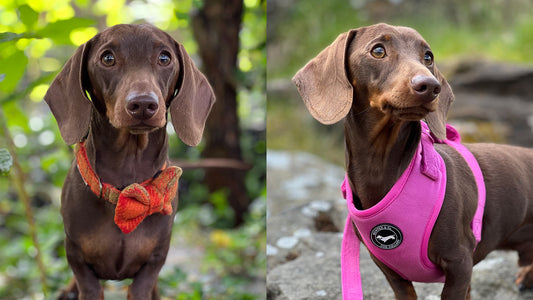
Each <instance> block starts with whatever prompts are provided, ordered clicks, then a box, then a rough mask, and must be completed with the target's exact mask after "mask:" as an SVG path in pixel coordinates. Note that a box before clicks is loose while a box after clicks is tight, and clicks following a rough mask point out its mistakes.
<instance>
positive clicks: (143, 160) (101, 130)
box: [85, 112, 168, 188]
mask: <svg viewBox="0 0 533 300" xmlns="http://www.w3.org/2000/svg"><path fill="white" fill-rule="evenodd" d="M92 118H93V122H91V128H90V129H89V134H88V136H87V139H86V143H85V144H86V148H87V156H88V158H89V162H90V164H91V165H92V166H93V168H94V170H95V172H96V174H97V175H98V176H99V177H100V180H101V181H102V182H106V183H109V184H112V185H113V186H115V187H117V188H123V187H125V186H128V185H130V184H132V183H135V182H136V183H139V182H143V181H145V180H147V179H149V178H151V177H153V176H154V175H155V174H156V173H157V172H159V171H160V170H161V168H162V167H163V165H164V164H165V162H166V161H167V159H168V158H167V143H168V137H167V133H166V128H165V127H163V128H160V129H157V130H155V131H152V132H150V133H143V134H132V133H130V132H129V131H128V130H127V129H117V128H115V127H113V126H112V125H111V124H110V123H109V121H108V120H107V118H105V117H103V116H102V115H101V114H100V113H98V112H93V115H92ZM110 141H111V142H110Z"/></svg>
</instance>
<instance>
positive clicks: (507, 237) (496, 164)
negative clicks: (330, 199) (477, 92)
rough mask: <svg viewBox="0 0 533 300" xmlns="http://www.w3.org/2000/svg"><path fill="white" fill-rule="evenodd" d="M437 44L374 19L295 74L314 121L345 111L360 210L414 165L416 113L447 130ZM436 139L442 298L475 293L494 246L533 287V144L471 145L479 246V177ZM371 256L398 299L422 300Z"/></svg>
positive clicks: (440, 132) (448, 93) (441, 134)
mask: <svg viewBox="0 0 533 300" xmlns="http://www.w3.org/2000/svg"><path fill="white" fill-rule="evenodd" d="M378 44H379V45H381V46H383V47H384V48H385V50H386V52H387V55H386V56H385V57H384V58H381V59H377V58H375V57H373V56H372V55H371V53H370V52H371V50H372V49H373V47H375V46H376V45H378ZM430 51H431V50H430V48H429V45H428V44H427V43H426V42H425V41H424V39H423V38H422V37H421V36H420V35H419V34H418V33H417V32H416V31H415V30H413V29H411V28H406V27H394V26H389V25H387V24H377V25H373V26H370V27H364V28H359V29H354V30H351V31H349V32H347V33H343V34H341V35H340V36H339V37H338V38H337V40H335V42H333V44H331V45H330V46H329V47H328V48H326V49H325V50H323V51H322V52H321V53H320V54H319V55H318V56H317V57H316V58H314V59H313V60H311V61H310V62H309V63H308V64H307V65H306V66H305V67H304V68H302V69H301V70H300V71H299V72H298V73H297V74H296V75H295V77H294V78H293V81H294V82H295V84H296V85H297V87H298V90H299V92H300V94H301V96H302V98H303V99H304V102H305V103H306V105H307V107H308V108H309V110H310V112H311V114H312V115H313V116H314V117H315V118H316V119H317V120H319V121H321V122H323V123H326V124H331V123H335V122H338V121H340V120H341V119H342V118H345V121H344V124H345V139H346V169H347V174H348V178H349V181H350V186H351V188H352V190H353V191H354V193H357V196H358V198H359V199H360V201H361V203H358V204H357V205H360V206H361V207H362V208H363V209H368V208H370V207H372V206H373V205H375V204H376V203H378V202H379V201H380V199H382V198H383V197H384V196H385V195H386V193H387V192H388V191H389V190H390V189H391V187H392V186H393V185H394V183H395V182H396V180H397V179H398V178H399V177H400V175H401V174H402V173H403V171H404V170H405V168H406V167H407V166H408V164H409V163H410V160H411V158H412V157H413V155H414V151H415V149H416V147H417V145H418V142H419V141H420V125H419V122H418V121H419V120H421V119H425V120H426V122H427V123H428V125H429V127H430V130H431V131H432V133H433V134H434V135H435V136H437V137H438V138H440V139H444V138H445V122H446V115H447V113H448V109H449V107H450V105H451V103H452V102H453V100H454V97H453V93H452V90H451V88H450V86H449V85H448V83H447V82H446V80H445V79H444V77H443V76H442V74H441V73H440V72H439V71H438V69H437V67H436V65H435V64H434V63H433V62H432V63H431V64H427V63H426V61H425V60H424V57H425V54H427V53H428V52H429V53H430ZM415 76H423V78H425V79H424V80H427V82H428V83H431V82H435V80H437V81H438V84H439V85H438V87H437V86H435V87H434V88H435V89H434V90H433V93H428V92H424V93H420V92H417V90H416V88H415V83H414V82H415V80H413V78H415ZM332 78H334V79H335V81H334V82H332ZM346 107H349V109H346ZM332 116H333V117H332ZM435 147H436V149H437V151H438V152H439V154H440V155H441V156H442V158H443V159H444V161H445V163H446V170H447V189H446V194H445V199H444V204H443V206H442V210H441V213H440V215H439V217H438V219H437V221H436V224H435V227H434V229H433V232H432V235H431V237H430V242H429V249H428V255H429V258H430V260H431V261H432V262H434V263H435V264H436V265H438V266H439V267H441V268H442V270H443V271H444V273H445V275H446V282H445V284H444V288H443V291H442V299H468V298H469V297H470V295H469V293H470V279H471V275H472V267H473V265H474V264H476V263H477V262H479V261H481V260H482V259H483V258H485V256H486V255H487V254H488V253H489V252H490V251H492V250H495V249H513V250H517V251H518V254H519V257H520V258H519V266H520V267H523V268H522V269H521V271H520V272H519V276H518V279H517V284H518V285H519V287H520V288H531V287H532V286H533V272H531V267H532V263H533V206H532V205H531V202H530V201H533V200H530V199H533V184H531V182H532V180H533V151H532V150H530V149H525V148H519V147H513V146H507V145H495V144H469V145H467V147H468V148H469V150H470V151H471V152H472V153H473V154H474V156H475V157H476V159H477V160H478V163H479V165H480V168H481V170H482V172H483V175H484V180H485V185H486V192H487V197H486V206H485V214H484V217H483V232H482V240H481V242H480V243H479V244H478V245H477V247H476V246H475V239H474V236H473V234H472V231H471V229H470V222H471V220H472V217H473V215H474V212H475V209H476V206H477V188H476V184H475V180H474V177H473V175H472V173H471V171H470V169H469V168H468V166H467V164H466V162H465V161H464V159H462V157H461V156H460V154H458V153H457V152H456V151H455V150H454V149H453V148H451V147H450V146H448V145H440V144H437V145H436V146H435ZM474 248H475V251H474ZM374 261H375V262H376V264H377V265H378V266H379V267H380V269H381V270H382V271H383V273H384V274H385V276H386V278H387V280H388V281H389V283H390V285H391V287H392V288H393V290H394V293H395V295H396V298H398V299H416V293H415V290H414V288H413V285H412V283H411V282H410V281H407V280H404V279H403V278H401V277H400V276H399V275H398V274H396V273H395V272H394V271H392V270H391V269H389V268H388V267H387V266H385V265H384V264H382V263H381V262H379V261H377V260H376V259H374Z"/></svg>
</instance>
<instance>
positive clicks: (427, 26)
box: [267, 0, 533, 165]
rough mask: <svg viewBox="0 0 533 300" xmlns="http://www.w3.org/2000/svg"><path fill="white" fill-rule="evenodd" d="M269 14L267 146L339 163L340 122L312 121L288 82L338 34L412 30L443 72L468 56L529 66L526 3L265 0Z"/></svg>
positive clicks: (532, 44) (531, 12) (532, 28)
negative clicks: (378, 26)
mask: <svg viewBox="0 0 533 300" xmlns="http://www.w3.org/2000/svg"><path fill="white" fill-rule="evenodd" d="M267 18H268V24H267V32H268V34H267V36H268V40H267V59H268V65H267V98H268V102H267V111H268V114H267V143H268V148H269V149H280V150H281V149H283V150H304V151H308V152H311V153H314V154H316V155H319V156H321V157H323V158H326V159H327V160H328V161H331V162H334V163H336V164H339V165H344V137H343V132H344V128H343V125H342V122H340V123H339V124H336V125H332V126H324V125H321V124H320V123H318V122H317V121H315V120H314V119H312V117H311V116H310V115H309V113H308V112H307V110H306V109H305V106H304V105H303V102H302V101H301V99H300V97H299V96H298V94H297V93H296V88H295V87H294V86H293V84H292V83H291V82H290V79H291V78H292V76H293V75H294V74H295V73H296V72H297V71H298V69H300V68H301V67H303V66H304V65H305V63H307V62H308V61H309V60H310V59H312V58H313V57H314V56H316V55H317V54H318V53H319V52H320V51H321V50H322V49H324V48H325V47H326V46H327V45H329V44H330V43H331V42H333V40H335V38H336V37H337V36H338V35H339V34H340V33H342V32H345V31H348V30H349V29H352V28H357V27H361V26H367V25H371V24H374V23H378V22H386V23H389V24H391V25H402V26H409V27H413V28H415V29H416V30H417V31H418V32H420V33H421V34H422V36H423V37H424V38H425V39H426V41H427V42H428V43H429V44H430V45H431V48H432V51H433V53H434V55H435V61H436V63H437V65H439V68H441V71H442V70H443V69H444V72H445V73H446V68H445V67H444V68H443V66H446V65H461V64H462V63H468V62H471V61H485V60H488V61H498V62H511V63H516V64H528V65H531V63H533V55H532V54H533V52H532V50H531V49H533V2H532V1H529V0H509V1H503V0H491V1H486V0H443V1H423V0H352V1H343V0H331V1H321V0H292V1H282V0H269V1H268V12H267ZM445 75H447V74H445ZM448 79H449V78H448ZM324 144H326V145H331V147H329V148H328V149H327V151H326V150H325V149H324V147H323V145H324Z"/></svg>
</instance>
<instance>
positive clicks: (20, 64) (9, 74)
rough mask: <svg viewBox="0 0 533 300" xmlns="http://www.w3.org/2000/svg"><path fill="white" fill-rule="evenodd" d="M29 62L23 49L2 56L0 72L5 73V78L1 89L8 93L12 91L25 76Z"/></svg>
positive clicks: (0, 85)
mask: <svg viewBox="0 0 533 300" xmlns="http://www.w3.org/2000/svg"><path fill="white" fill-rule="evenodd" d="M27 64H28V58H27V57H26V55H24V51H21V50H17V51H15V52H13V53H12V54H11V55H9V56H7V57H2V58H1V59H0V74H5V78H4V80H3V81H2V84H0V91H2V92H5V93H6V94H9V93H11V92H12V91H13V90H14V89H15V88H16V87H17V85H18V83H19V80H20V79H21V78H22V76H24V71H25V70H26V65H27Z"/></svg>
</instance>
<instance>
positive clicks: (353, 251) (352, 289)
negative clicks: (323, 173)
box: [341, 180, 363, 300]
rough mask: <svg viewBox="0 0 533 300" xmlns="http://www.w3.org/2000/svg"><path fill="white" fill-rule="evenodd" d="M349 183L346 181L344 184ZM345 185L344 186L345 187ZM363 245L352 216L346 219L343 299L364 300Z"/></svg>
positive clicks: (343, 255) (342, 269)
mask: <svg viewBox="0 0 533 300" xmlns="http://www.w3.org/2000/svg"><path fill="white" fill-rule="evenodd" d="M347 182H348V181H347V180H345V181H344V184H346V183H347ZM344 184H343V185H344ZM360 246H361V243H360V242H359V239H358V238H357V236H356V234H355V231H354V229H353V225H352V220H351V219H350V215H348V217H347V218H346V225H344V235H343V237H342V247H341V277H342V299H349V300H362V299H363V289H362V284H361V272H360V271H359V248H360Z"/></svg>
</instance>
